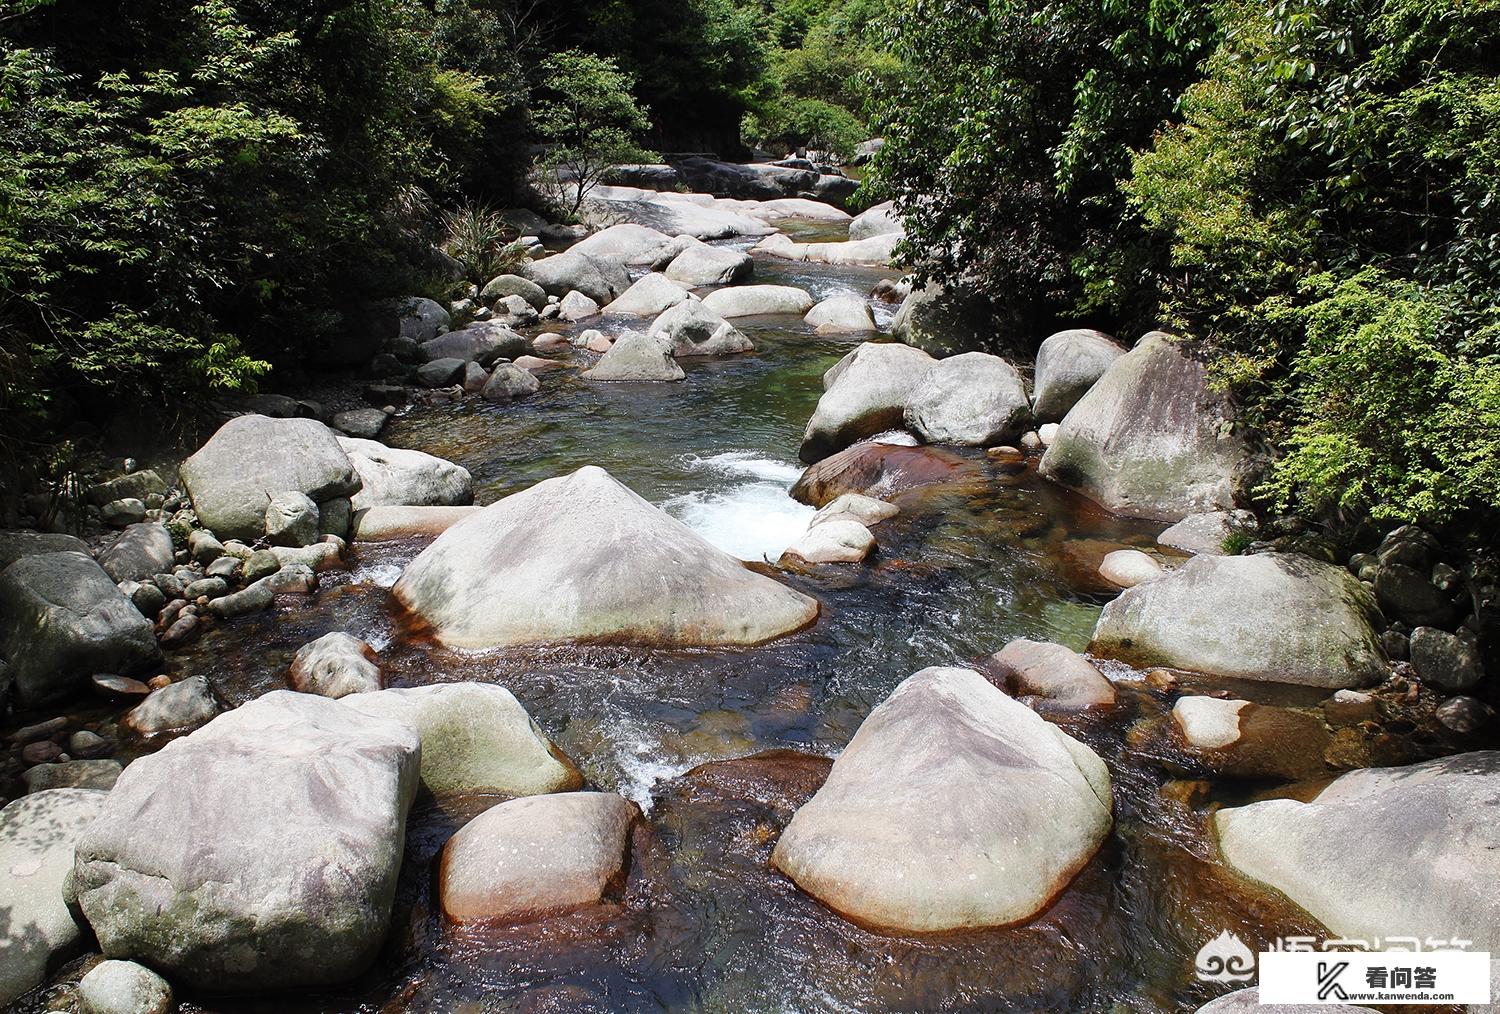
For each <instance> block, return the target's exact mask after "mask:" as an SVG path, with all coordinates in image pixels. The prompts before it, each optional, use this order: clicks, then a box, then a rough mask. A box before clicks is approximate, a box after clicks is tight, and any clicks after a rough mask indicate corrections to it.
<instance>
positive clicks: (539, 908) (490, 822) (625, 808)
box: [438, 792, 641, 923]
mask: <svg viewBox="0 0 1500 1014" xmlns="http://www.w3.org/2000/svg"><path fill="white" fill-rule="evenodd" d="M640 816H641V811H640V808H639V807H637V806H636V805H635V804H634V803H632V802H630V801H629V800H626V799H624V798H622V797H620V796H618V795H616V794H615V793H613V792H560V793H553V794H550V795H545V796H532V797H530V798H527V799H512V800H510V801H508V802H504V803H501V804H500V805H499V806H493V807H491V808H490V809H488V810H486V811H484V812H483V813H481V814H480V815H479V816H477V817H475V818H474V819H473V820H471V821H469V823H467V824H465V825H464V826H463V827H462V828H460V829H459V831H458V833H457V834H455V835H454V836H453V837H452V838H450V839H449V840H448V843H447V844H446V845H445V846H443V859H442V865H441V867H440V869H439V873H438V900H439V903H440V904H441V905H442V907H443V914H444V915H446V916H447V917H448V919H449V920H450V921H452V922H456V923H466V922H478V921H483V920H504V921H505V922H507V923H515V922H520V921H524V920H528V919H534V918H537V917H539V916H542V915H547V914H551V913H554V912H561V911H566V910H568V909H572V908H577V907H579V906H581V905H587V904H590V903H593V902H597V901H599V900H600V899H602V898H603V897H604V894H605V891H606V890H607V889H608V888H609V887H610V885H611V884H613V883H615V882H617V881H618V880H619V879H621V877H622V874H623V871H624V867H625V860H626V856H627V855H628V853H629V850H630V830H631V827H632V825H633V824H634V823H635V822H636V821H637V820H639V819H640Z"/></svg>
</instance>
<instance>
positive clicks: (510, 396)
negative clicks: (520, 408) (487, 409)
mask: <svg viewBox="0 0 1500 1014" xmlns="http://www.w3.org/2000/svg"><path fill="white" fill-rule="evenodd" d="M541 388H542V384H541V381H539V380H537V379H536V377H535V376H534V375H533V374H531V373H530V372H528V371H527V370H523V369H521V368H520V367H519V366H515V365H513V364H511V363H501V364H500V365H499V366H496V367H495V372H494V373H492V374H490V379H489V380H486V381H485V382H484V387H482V388H480V390H479V396H480V397H481V398H484V399H485V400H486V401H513V400H514V399H516V398H525V397H527V396H528V395H532V394H536V392H537V391H540V390H541Z"/></svg>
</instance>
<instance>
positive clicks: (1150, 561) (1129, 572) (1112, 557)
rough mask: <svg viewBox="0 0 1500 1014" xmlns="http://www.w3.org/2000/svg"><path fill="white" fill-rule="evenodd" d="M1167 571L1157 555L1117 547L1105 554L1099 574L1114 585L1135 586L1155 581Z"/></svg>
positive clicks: (1122, 586)
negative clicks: (1157, 560)
mask: <svg viewBox="0 0 1500 1014" xmlns="http://www.w3.org/2000/svg"><path fill="white" fill-rule="evenodd" d="M1164 573H1166V571H1164V570H1163V569H1162V565H1161V564H1160V563H1157V562H1156V559H1155V557H1152V556H1149V555H1147V554H1146V553H1143V552H1141V551H1140V550H1139V549H1116V550H1114V551H1113V552H1110V553H1107V554H1105V557H1104V561H1103V562H1102V563H1100V564H1099V576H1100V577H1102V578H1104V580H1106V581H1108V582H1109V583H1110V584H1112V585H1118V586H1119V587H1121V588H1134V587H1135V586H1136V585H1138V584H1145V583H1146V582H1147V581H1153V580H1155V579H1156V578H1159V577H1161V576H1162V574H1164Z"/></svg>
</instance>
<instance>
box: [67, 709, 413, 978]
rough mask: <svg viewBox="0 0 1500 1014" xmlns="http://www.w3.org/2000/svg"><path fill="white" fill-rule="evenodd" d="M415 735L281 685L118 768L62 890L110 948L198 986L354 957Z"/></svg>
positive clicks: (395, 863) (360, 962)
mask: <svg viewBox="0 0 1500 1014" xmlns="http://www.w3.org/2000/svg"><path fill="white" fill-rule="evenodd" d="M420 749H421V748H420V746H419V744H418V741H417V735H416V733H415V732H414V731H413V730H412V729H411V728H410V727H408V726H406V725H403V724H401V723H399V722H393V721H389V720H386V719H378V718H372V717H369V716H367V715H362V714H360V713H359V712H357V711H355V710H353V709H351V708H347V707H345V706H344V705H343V704H342V703H341V702H337V701H330V700H326V699H324V698H321V697H315V696H311V695H308V694H297V693H293V692H291V691H287V690H277V691H273V692H271V693H269V694H266V695H265V696H264V697H261V698H259V699H258V700H254V701H251V702H250V703H248V704H245V705H242V706H241V707H239V708H236V709H235V710H234V711H230V712H227V713H226V714H224V715H221V716H219V717H218V718H216V719H215V720H214V721H212V722H210V723H209V724H208V725H206V726H204V727H203V728H202V729H199V730H198V731H197V732H194V733H193V734H192V735H190V736H187V737H186V738H184V739H179V740H177V741H175V742H173V743H169V744H168V745H167V746H166V747H165V748H163V749H162V750H160V751H158V752H157V753H154V754H151V755H149V756H146V757H142V758H140V759H139V760H137V761H136V762H135V763H133V764H131V765H130V766H129V767H128V768H126V769H125V773H124V775H123V776H121V778H120V781H119V783H118V784H117V785H116V786H115V788H114V790H113V791H112V792H111V793H109V796H108V798H107V800H106V802H105V806H104V809H103V811H102V812H101V813H100V814H99V817H98V819H97V820H96V821H94V823H93V824H92V825H91V826H90V827H89V829H88V830H87V832H85V833H84V835H83V836H82V837H81V838H80V839H79V842H78V849H77V857H76V861H75V864H74V870H73V881H72V891H73V893H74V895H75V896H76V900H77V904H78V906H79V908H80V909H81V910H82V912H83V914H84V916H85V917H86V918H87V919H88V921H89V924H90V925H91V926H93V928H94V932H95V934H96V935H97V936H98V939H99V943H100V946H101V948H102V949H103V951H104V953H105V955H106V956H107V957H112V958H128V959H131V960H139V961H149V962H150V964H151V965H152V966H153V967H155V968H158V969H160V970H162V971H164V972H165V973H166V974H168V975H169V976H171V977H172V979H173V980H174V981H180V982H183V983H187V984H189V985H192V986H193V987H195V988H198V989H203V990H216V991H238V990H258V989H294V988H299V987H307V986H315V985H321V984H324V983H332V982H339V981H341V980H344V979H347V978H349V977H350V976H353V975H356V974H358V973H359V972H361V971H363V970H364V969H365V968H366V967H368V965H369V964H370V962H371V961H372V960H373V959H374V957H375V955H376V952H377V951H378V949H379V947H380V943H381V940H382V938H383V937H384V936H385V932H386V927H387V923H388V922H389V919H390V913H391V904H392V901H393V899H394V896H395V890H396V874H397V871H398V870H399V869H400V866H401V856H402V849H403V843H404V840H405V827H406V812H407V809H408V807H409V806H410V804H411V801H412V797H413V795H414V794H415V792H416V788H417V769H418V763H419V758H420Z"/></svg>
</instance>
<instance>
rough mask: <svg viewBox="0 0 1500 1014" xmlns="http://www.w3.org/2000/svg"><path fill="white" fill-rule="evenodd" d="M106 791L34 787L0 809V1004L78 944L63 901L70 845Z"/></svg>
mask: <svg viewBox="0 0 1500 1014" xmlns="http://www.w3.org/2000/svg"><path fill="white" fill-rule="evenodd" d="M108 795H109V793H107V792H100V791H96V790H93V789H48V790H46V791H43V792H33V793H31V794H30V795H27V796H23V797H21V798H20V799H17V800H16V801H15V802H13V803H10V804H8V805H7V806H6V807H5V808H4V809H0V870H3V871H4V872H5V879H4V884H5V887H4V901H3V904H0V909H3V911H4V913H5V918H4V919H3V920H0V955H4V958H5V960H3V961H0V1004H9V1003H10V1002H11V1001H13V1000H15V999H16V998H18V997H20V996H21V995H22V994H23V993H27V992H30V991H31V990H32V989H34V988H36V987H37V986H39V985H41V984H42V983H43V982H44V981H45V980H46V977H47V972H48V970H49V969H50V968H51V967H52V965H53V964H55V963H56V962H57V961H58V960H60V959H62V958H64V957H67V956H70V955H71V954H72V952H74V951H76V950H78V949H79V948H80V946H81V937H82V934H81V933H80V931H79V928H78V924H77V923H76V922H74V921H73V916H72V914H71V913H69V911H68V907H67V905H66V904H65V903H64V901H63V882H64V881H65V879H66V878H67V875H68V872H69V871H70V870H71V869H72V868H73V844H74V842H76V841H77V840H78V837H79V835H81V834H82V833H83V831H84V829H85V828H87V827H88V826H89V824H90V823H91V822H92V821H93V820H94V818H95V817H96V816H98V814H99V810H100V808H101V807H103V806H104V800H105V798H106V797H107V796H108Z"/></svg>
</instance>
